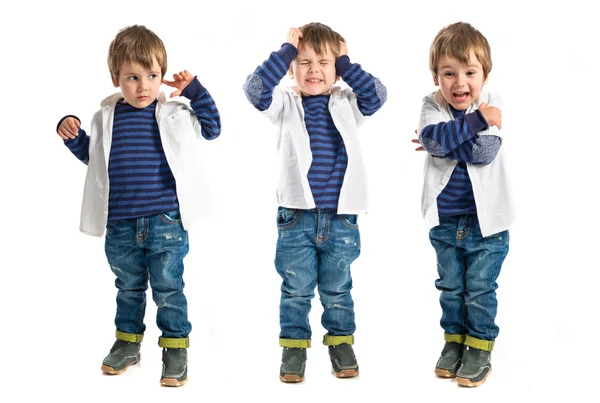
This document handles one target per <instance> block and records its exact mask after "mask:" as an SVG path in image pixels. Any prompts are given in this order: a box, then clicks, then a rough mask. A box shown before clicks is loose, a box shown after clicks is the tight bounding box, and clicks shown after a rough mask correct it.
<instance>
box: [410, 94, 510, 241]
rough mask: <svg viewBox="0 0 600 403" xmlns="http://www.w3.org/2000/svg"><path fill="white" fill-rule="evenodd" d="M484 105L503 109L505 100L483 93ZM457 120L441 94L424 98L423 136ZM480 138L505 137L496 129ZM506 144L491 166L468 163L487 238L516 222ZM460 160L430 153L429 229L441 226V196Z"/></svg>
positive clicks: (425, 200)
mask: <svg viewBox="0 0 600 403" xmlns="http://www.w3.org/2000/svg"><path fill="white" fill-rule="evenodd" d="M482 102H485V103H487V104H488V105H489V106H495V107H497V108H502V100H501V99H500V97H499V96H497V95H496V94H490V93H489V92H485V91H484V92H482V93H481V96H480V97H479V100H478V102H477V103H476V105H480V104H481V103H482ZM476 109H477V108H476V106H475V105H471V106H469V108H468V109H467V110H466V112H465V113H471V112H473V111H474V110H476ZM450 120H454V116H453V115H452V112H451V111H450V109H449V106H448V104H447V102H446V101H445V100H444V98H443V97H442V94H441V92H440V91H437V92H434V93H432V94H430V95H428V96H426V97H425V98H423V106H422V108H421V118H420V120H419V134H420V133H421V130H423V128H425V127H426V126H429V125H432V124H436V123H440V122H448V121H450ZM477 134H478V135H479V136H488V135H492V136H498V137H501V138H502V137H503V136H502V135H503V134H504V133H502V134H501V132H500V130H499V129H498V127H496V126H491V127H490V128H489V129H487V130H483V131H481V132H479V133H477ZM504 148H505V147H504V144H503V145H502V146H501V147H500V150H499V151H498V154H497V155H496V158H494V160H493V161H492V162H491V163H490V164H488V165H473V164H471V163H467V171H468V172H469V177H470V178H471V185H472V186H473V195H474V197H475V205H476V206H477V218H478V219H479V225H480V227H481V234H482V235H483V236H484V237H487V236H489V235H493V234H496V233H498V232H502V231H504V230H507V229H508V228H509V227H510V225H511V224H512V223H513V222H514V218H515V215H514V210H513V203H512V198H511V195H510V187H509V179H508V175H507V172H506V167H505V162H504ZM457 163H458V161H456V160H451V159H449V158H438V157H433V156H432V155H431V154H429V153H427V156H426V159H425V171H424V178H425V183H424V185H423V195H422V198H421V210H422V213H423V217H424V218H425V222H426V223H427V225H428V226H429V228H432V227H435V226H437V225H439V217H438V210H437V197H438V196H439V194H440V193H441V192H442V190H444V188H445V187H446V185H447V184H448V181H449V180H450V176H451V175H452V172H454V168H455V167H456V164H457Z"/></svg>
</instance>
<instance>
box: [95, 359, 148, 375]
mask: <svg viewBox="0 0 600 403" xmlns="http://www.w3.org/2000/svg"><path fill="white" fill-rule="evenodd" d="M138 362H140V360H139V359H138V360H135V361H133V362H132V363H130V364H128V365H127V366H126V367H125V368H123V369H120V370H118V371H117V370H115V369H114V368H113V367H109V366H108V365H102V367H101V368H100V369H101V370H102V372H104V373H105V374H109V375H121V374H122V373H123V372H125V371H127V368H129V367H131V366H132V365H135V364H137V363H138Z"/></svg>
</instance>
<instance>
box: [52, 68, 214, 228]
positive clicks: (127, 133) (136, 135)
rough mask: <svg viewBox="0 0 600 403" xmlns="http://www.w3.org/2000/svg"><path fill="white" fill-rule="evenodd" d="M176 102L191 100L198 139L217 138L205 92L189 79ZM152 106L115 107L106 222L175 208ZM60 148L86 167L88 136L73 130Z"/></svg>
mask: <svg viewBox="0 0 600 403" xmlns="http://www.w3.org/2000/svg"><path fill="white" fill-rule="evenodd" d="M182 96H185V97H186V98H188V99H190V100H191V101H190V105H191V107H192V109H193V110H194V113H195V114H196V117H197V118H198V120H199V121H200V123H201V132H202V136H203V137H204V138H206V139H208V140H212V139H214V138H216V137H218V136H219V134H220V128H221V120H220V116H219V112H218V110H217V108H216V105H215V103H214V101H213V99H212V97H211V96H210V94H209V93H208V91H207V90H206V89H205V88H204V87H202V85H201V84H200V82H199V81H198V80H197V79H194V81H192V82H191V83H190V84H189V85H188V86H187V87H186V88H185V89H184V91H183V93H182ZM157 103H158V101H154V102H153V103H152V104H150V105H148V106H147V107H146V108H143V109H139V108H135V107H133V106H131V105H129V104H127V103H124V102H122V101H121V102H118V103H117V104H116V105H115V112H114V119H113V130H112V144H111V149H110V155H109V161H108V178H109V183H110V193H109V202H108V219H109V220H116V219H125V218H137V217H146V216H151V215H155V214H160V213H164V212H166V211H171V210H176V209H178V208H179V202H178V200H177V193H176V184H175V178H174V177H173V173H172V172H171V169H170V167H169V164H168V162H167V159H166V157H165V153H164V150H163V147H162V143H161V140H160V131H159V128H158V122H157V120H156V105H157ZM63 120H64V118H63ZM59 125H60V123H59ZM65 145H66V146H67V147H68V148H69V149H70V150H71V151H72V152H73V154H75V156H76V157H77V158H79V159H80V160H81V161H82V162H84V163H85V164H87V163H88V160H89V150H88V147H89V136H87V135H86V134H85V131H84V130H83V129H81V128H80V129H79V136H77V137H76V138H75V139H72V140H65Z"/></svg>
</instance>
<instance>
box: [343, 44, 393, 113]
mask: <svg viewBox="0 0 600 403" xmlns="http://www.w3.org/2000/svg"><path fill="white" fill-rule="evenodd" d="M335 69H336V73H337V74H338V75H339V76H340V77H342V80H344V82H345V83H346V84H348V86H350V88H352V92H354V94H355V95H356V98H357V101H358V102H357V103H358V109H359V110H360V111H361V113H362V114H363V115H365V116H371V115H372V114H374V113H375V112H377V111H378V110H379V109H380V108H381V107H382V106H383V104H384V103H385V101H386V99H387V89H386V88H385V86H384V85H383V84H382V83H381V81H379V79H378V78H375V77H373V76H372V75H371V74H369V73H367V72H366V71H364V70H363V69H362V67H361V66H360V64H357V63H351V62H350V58H349V57H348V56H347V55H344V56H340V57H338V58H337V60H336V61H335Z"/></svg>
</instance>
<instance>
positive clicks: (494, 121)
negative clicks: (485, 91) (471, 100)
mask: <svg viewBox="0 0 600 403" xmlns="http://www.w3.org/2000/svg"><path fill="white" fill-rule="evenodd" d="M478 109H479V110H480V111H481V114H482V115H483V118H484V119H485V121H486V122H487V124H488V126H494V125H495V126H498V129H502V111H500V109H498V108H496V107H495V106H487V104H486V103H485V102H482V103H481V105H479V108H478Z"/></svg>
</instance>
